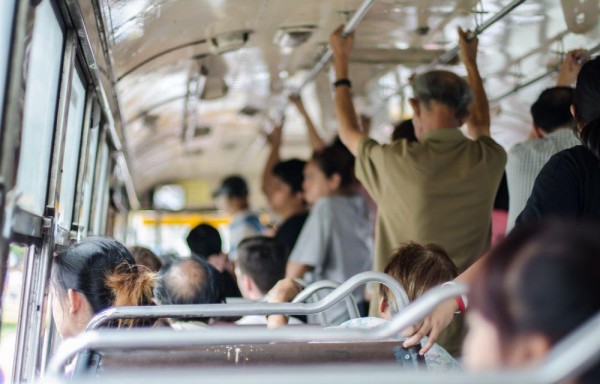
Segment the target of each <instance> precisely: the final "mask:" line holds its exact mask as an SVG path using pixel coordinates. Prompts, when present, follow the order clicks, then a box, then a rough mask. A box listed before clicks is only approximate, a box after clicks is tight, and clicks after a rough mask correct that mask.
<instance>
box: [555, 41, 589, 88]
mask: <svg viewBox="0 0 600 384" xmlns="http://www.w3.org/2000/svg"><path fill="white" fill-rule="evenodd" d="M584 53H585V51H584V50H583V49H575V50H572V51H569V52H568V53H567V54H566V56H565V60H564V61H563V63H562V65H561V66H560V72H559V74H558V79H557V80H556V85H557V86H559V87H572V86H573V84H575V81H576V80H577V75H579V70H580V69H581V66H582V65H583V60H582V58H583V55H584Z"/></svg>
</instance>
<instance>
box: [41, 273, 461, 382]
mask: <svg viewBox="0 0 600 384" xmlns="http://www.w3.org/2000/svg"><path fill="white" fill-rule="evenodd" d="M357 276H358V275H357ZM355 277H356V276H355ZM340 288H341V287H340ZM466 292H467V287H466V286H464V285H455V286H449V287H441V286H440V287H436V288H433V289H431V290H430V291H428V292H427V293H425V294H424V295H423V296H421V297H420V298H419V299H417V300H416V301H414V302H413V303H412V304H410V305H409V306H407V307H406V308H405V309H404V310H403V311H402V312H401V313H399V314H398V315H397V316H396V317H394V318H393V319H392V320H391V321H389V322H388V323H386V324H384V325H382V326H378V327H375V328H370V329H356V328H344V329H339V328H333V329H331V328H329V329H311V328H307V329H304V330H303V331H302V332H298V330H297V327H283V328H279V329H274V330H269V329H248V328H247V327H235V328H232V327H223V328H219V327H214V328H212V329H211V330H210V331H209V332H207V331H206V330H198V331H186V332H180V331H175V330H171V329H160V328H153V329H147V328H146V329H143V328H139V329H126V330H119V329H116V330H115V329H112V330H111V329H105V330H95V331H87V332H84V333H82V334H81V335H79V336H77V337H75V338H73V339H70V340H66V341H65V342H64V343H63V344H62V345H61V347H60V348H59V349H58V351H57V353H56V355H55V356H54V358H53V359H52V361H51V362H50V365H49V368H48V372H50V373H53V374H58V373H60V371H61V369H62V367H63V366H64V365H65V364H66V363H67V362H68V361H69V360H70V359H71V358H72V357H73V356H75V355H76V354H77V353H79V352H82V351H86V350H98V349H140V348H173V347H174V348H177V347H181V348H183V347H193V346H202V345H231V344H242V343H243V344H266V343H272V342H280V343H285V342H289V343H301V342H304V343H306V342H312V341H317V342H339V341H377V340H386V339H390V338H393V337H396V336H398V334H399V333H400V332H401V331H403V330H404V329H406V328H407V327H409V326H411V325H413V324H415V323H417V322H418V321H420V320H422V319H423V318H424V317H425V316H427V315H428V314H429V313H430V312H431V311H433V309H435V308H436V307H437V306H438V305H439V304H440V303H442V302H444V301H446V300H448V299H451V298H454V297H456V296H458V295H462V294H465V293H466ZM288 305H298V304H288ZM158 308H160V307H158ZM202 313H203V314H204V313H205V312H202Z"/></svg>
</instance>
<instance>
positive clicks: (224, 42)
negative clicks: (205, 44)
mask: <svg viewBox="0 0 600 384" xmlns="http://www.w3.org/2000/svg"><path fill="white" fill-rule="evenodd" d="M251 33H252V31H248V30H245V31H234V32H227V33H222V34H220V35H216V36H214V37H213V38H212V39H210V42H211V45H212V47H213V50H214V51H215V53H217V54H222V53H225V52H230V51H235V50H237V49H240V48H242V47H243V46H244V45H246V43H247V42H248V38H249V37H250V34H251Z"/></svg>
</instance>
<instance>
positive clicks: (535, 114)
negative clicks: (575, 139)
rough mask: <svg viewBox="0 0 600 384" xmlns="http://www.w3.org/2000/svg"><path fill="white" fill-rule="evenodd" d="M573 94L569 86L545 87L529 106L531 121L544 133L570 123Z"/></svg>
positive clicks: (571, 120)
mask: <svg viewBox="0 0 600 384" xmlns="http://www.w3.org/2000/svg"><path fill="white" fill-rule="evenodd" d="M573 94H574V90H573V88H571V87H552V88H548V89H546V90H545V91H544V92H542V93H541V94H540V97H538V99H537V100H536V102H535V103H533V105H532V106H531V117H532V118H533V123H534V124H535V125H536V126H537V127H538V128H540V129H541V130H542V131H544V132H546V133H550V132H552V131H554V130H556V129H557V128H561V127H565V126H570V125H572V124H573V116H572V115H571V105H572V104H573Z"/></svg>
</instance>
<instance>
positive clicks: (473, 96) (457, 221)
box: [331, 29, 506, 272]
mask: <svg viewBox="0 0 600 384" xmlns="http://www.w3.org/2000/svg"><path fill="white" fill-rule="evenodd" d="M459 35H460V47H461V54H462V58H463V61H464V64H465V66H466V68H467V73H468V76H467V81H465V80H464V79H462V78H460V77H459V76H457V75H455V74H454V73H452V72H448V71H430V72H427V73H424V74H421V75H419V76H417V77H416V78H415V80H414V82H413V84H412V85H413V90H414V92H413V93H414V98H413V99H411V100H410V103H411V106H412V107H413V110H414V116H413V123H414V125H415V133H416V136H417V139H418V142H417V143H409V142H408V141H406V140H400V141H398V142H395V143H392V144H389V145H382V144H379V143H377V142H376V141H374V140H371V139H369V138H368V137H367V136H366V135H364V134H363V133H362V132H361V131H360V129H359V123H358V119H357V118H356V114H355V111H354V107H353V105H352V95H351V90H350V86H351V84H350V83H349V81H347V78H348V58H349V55H350V52H351V50H352V44H353V37H352V36H348V37H343V36H342V34H341V30H339V29H338V30H337V31H336V32H334V34H333V35H332V37H331V47H332V49H333V52H334V65H335V71H336V75H337V79H338V81H336V83H335V85H336V89H335V107H336V114H337V118H338V123H339V125H340V132H339V133H340V138H341V140H342V142H343V143H344V144H345V145H346V146H347V147H348V149H349V150H350V151H351V152H352V153H353V154H354V155H355V156H356V176H357V177H358V179H359V180H360V181H361V182H362V184H363V185H364V187H365V188H366V189H367V190H368V191H369V193H370V194H371V196H372V197H373V199H374V200H375V202H376V203H377V205H378V220H377V227H376V253H375V260H374V269H375V270H377V271H381V270H382V269H383V267H384V266H385V265H386V263H387V261H388V258H389V257H390V255H391V254H392V250H393V249H395V248H397V247H398V246H399V245H400V244H402V243H404V242H408V241H414V242H418V243H429V242H432V243H436V244H438V245H440V246H442V247H443V248H445V249H446V250H447V252H448V254H449V255H450V257H451V258H452V260H453V261H454V263H455V264H456V265H457V267H458V268H459V270H460V271H461V272H462V271H464V270H465V269H466V268H467V267H468V266H469V265H471V264H472V263H473V262H474V261H475V260H476V259H477V257H479V256H480V255H481V254H482V253H483V252H484V251H485V249H486V247H487V245H488V244H489V239H490V229H491V213H492V207H493V202H494V197H495V194H496V190H497V188H498V185H499V183H500V179H501V177H502V172H503V170H504V166H505V163H506V153H505V151H504V150H503V148H502V147H501V146H500V145H498V144H497V143H496V142H495V141H494V140H493V139H492V138H491V137H490V116H489V105H488V101H487V97H486V94H485V91H484V89H483V84H482V81H481V78H480V76H479V71H478V68H477V62H476V56H477V39H473V40H470V41H469V40H468V39H467V37H466V34H465V32H463V31H462V30H459ZM340 80H341V81H340ZM471 104H472V105H471ZM465 122H466V123H467V128H468V131H469V135H470V136H471V137H472V139H469V138H467V137H465V136H464V135H463V134H462V133H461V132H460V131H459V130H458V128H459V127H460V126H462V125H463V124H464V123H465Z"/></svg>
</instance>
